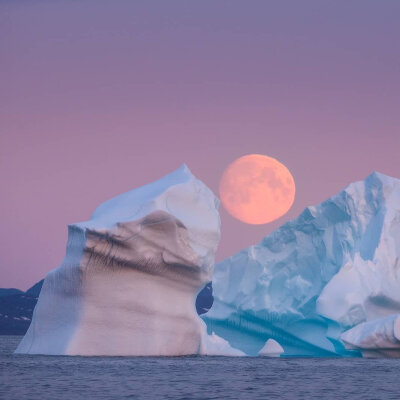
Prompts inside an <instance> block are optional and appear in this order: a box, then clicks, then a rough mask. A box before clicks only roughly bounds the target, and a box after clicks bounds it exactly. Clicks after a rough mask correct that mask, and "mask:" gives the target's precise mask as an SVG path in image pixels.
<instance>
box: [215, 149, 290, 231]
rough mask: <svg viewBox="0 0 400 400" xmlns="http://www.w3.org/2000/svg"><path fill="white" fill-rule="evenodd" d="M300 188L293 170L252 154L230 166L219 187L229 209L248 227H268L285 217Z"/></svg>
mask: <svg viewBox="0 0 400 400" xmlns="http://www.w3.org/2000/svg"><path fill="white" fill-rule="evenodd" d="M295 192H296V187H295V184H294V179H293V176H292V174H291V173H290V171H289V170H288V169H287V168H286V167H285V166H284V165H283V164H282V163H280V162H279V161H277V160H275V158H272V157H267V156H264V155H261V154H249V155H246V156H243V157H240V158H238V159H237V160H235V161H234V162H233V163H232V164H230V165H228V167H227V168H226V170H225V171H224V173H223V175H222V178H221V182H220V184H219V194H220V198H221V202H222V204H223V206H224V207H225V209H226V210H227V211H228V212H229V214H231V215H232V216H233V217H235V218H237V219H238V220H240V221H242V222H245V223H247V224H266V223H268V222H272V221H275V220H276V219H278V218H280V217H282V216H283V215H285V214H286V213H287V212H288V211H289V209H290V207H291V206H292V204H293V201H294V196H295Z"/></svg>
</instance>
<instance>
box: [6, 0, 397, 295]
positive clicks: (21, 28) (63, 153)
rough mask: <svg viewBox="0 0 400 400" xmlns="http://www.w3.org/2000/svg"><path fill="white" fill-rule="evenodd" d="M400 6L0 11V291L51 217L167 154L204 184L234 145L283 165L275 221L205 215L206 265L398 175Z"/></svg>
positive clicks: (58, 244) (112, 5)
mask: <svg viewBox="0 0 400 400" xmlns="http://www.w3.org/2000/svg"><path fill="white" fill-rule="evenodd" d="M399 20H400V1H398V0H393V1H391V0H375V1H370V0H360V1H349V0H343V1H341V0H335V1H333V0H332V1H324V0H315V1H307V0H302V1H298V0H293V1H285V0H277V1H244V0H242V1H223V0H221V1H205V0H201V1H164V0H163V1H128V0H126V1H123V0H113V1H101V0H93V1H84V0H83V1H72V0H71V1H54V0H37V1H22V0H21V1H16V0H3V1H1V3H0V65H1V68H0V94H1V95H0V182H1V207H0V221H1V225H0V287H19V288H23V289H26V288H28V287H29V286H31V285H32V284H33V283H35V282H36V281H38V280H39V279H41V278H42V277H43V276H44V275H45V274H46V272H48V271H49V270H51V269H53V268H55V267H56V266H57V265H59V264H60V262H61V261H62V259H63V257H64V254H65V244H66V238H67V228H66V225H67V224H68V223H73V222H78V221H82V220H86V219H88V218H89V216H90V215H91V213H92V211H93V210H94V209H95V208H96V206H97V205H99V204H100V203H102V202H103V201H104V200H107V199H109V198H110V197H113V196H115V195H117V194H120V193H122V192H125V191H127V190H130V189H132V188H135V187H137V186H139V185H142V184H145V183H148V182H150V181H153V180H155V179H157V178H159V177H161V176H162V175H164V174H165V173H167V172H170V171H172V170H174V169H176V168H178V167H179V166H180V164H181V163H183V162H185V163H187V165H188V166H189V168H190V169H191V170H192V172H193V173H194V174H195V175H196V176H197V177H199V178H200V179H201V180H203V181H204V182H205V183H206V184H207V185H208V186H209V187H210V188H211V189H212V190H214V192H215V193H217V190H218V183H219V179H220V177H221V175H222V173H223V170H224V168H225V167H226V166H227V165H228V164H229V163H230V162H232V161H233V160H234V159H235V158H237V157H239V156H242V155H244V154H247V153H262V154H266V155H269V156H272V157H275V158H277V159H278V160H280V161H281V162H282V163H284V164H285V165H286V166H287V167H288V168H289V169H290V171H291V172H292V174H293V176H294V179H295V182H296V189H297V196H296V200H295V203H294V205H293V207H292V209H291V210H290V212H289V213H288V214H287V215H286V216H285V217H283V218H281V219H280V220H278V221H276V222H274V223H271V224H268V225H262V226H253V225H246V224H243V223H241V222H239V221H237V220H235V219H233V218H232V217H231V216H229V215H228V214H227V213H226V212H225V211H224V210H223V209H221V218H222V240H221V244H220V249H219V253H218V255H217V259H218V260H221V259H222V258H224V257H226V256H228V255H231V254H233V253H234V252H236V251H237V250H239V249H241V248H244V247H246V246H248V245H249V244H252V243H256V242H258V241H259V240H260V239H261V238H262V237H263V236H264V235H266V234H267V233H269V232H270V231H271V230H272V229H274V228H276V227H277V226H279V225H280V224H281V223H283V222H285V221H286V220H288V219H290V218H294V217H296V216H297V215H298V214H299V213H300V212H301V211H302V210H303V209H304V207H306V206H307V205H311V204H317V203H319V202H321V201H322V200H324V199H326V198H328V197H330V196H331V195H333V194H335V193H337V192H338V191H339V190H341V189H342V188H344V187H345V186H346V185H347V184H348V183H350V182H352V181H355V180H360V179H364V178H365V177H366V176H367V175H368V174H370V173H371V172H372V171H374V170H377V171H380V172H382V173H386V174H388V175H392V176H396V177H400V156H399V152H400V107H399V105H400V101H399V100H400V76H399V75H400V74H399V71H400V40H399V38H400V24H399Z"/></svg>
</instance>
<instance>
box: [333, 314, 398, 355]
mask: <svg viewBox="0 0 400 400" xmlns="http://www.w3.org/2000/svg"><path fill="white" fill-rule="evenodd" d="M341 339H342V340H343V341H344V342H345V343H346V345H347V347H349V348H355V349H360V350H361V351H362V352H363V354H366V355H372V356H378V355H394V356H397V357H399V356H400V314H393V315H389V316H388V317H384V318H378V319H375V320H372V321H370V322H363V323H361V324H359V325H356V326H355V327H354V328H351V329H349V330H348V331H346V332H344V333H343V334H342V335H341ZM373 350H374V351H375V354H374V352H373Z"/></svg>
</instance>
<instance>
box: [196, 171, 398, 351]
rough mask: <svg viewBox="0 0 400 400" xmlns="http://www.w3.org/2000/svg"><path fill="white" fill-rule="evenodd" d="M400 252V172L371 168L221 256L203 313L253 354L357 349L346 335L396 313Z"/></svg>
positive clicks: (208, 321)
mask: <svg viewBox="0 0 400 400" xmlns="http://www.w3.org/2000/svg"><path fill="white" fill-rule="evenodd" d="M399 260H400V180H398V179H395V178H391V177H388V176H385V175H382V174H379V173H373V174H372V175H370V176H368V177H367V179H366V180H365V181H360V182H356V183H353V184H350V185H349V186H348V187H346V188H345V189H344V190H343V191H342V192H340V193H339V194H338V195H336V196H334V197H332V198H330V199H329V200H327V201H325V202H323V203H322V204H320V205H317V206H314V207H308V208H306V209H305V210H304V212H303V213H302V214H301V215H300V216H299V217H298V218H297V219H295V220H293V221H290V222H288V223H286V224H285V225H283V226H282V227H280V228H279V229H277V230H276V231H274V232H273V233H271V234H270V235H268V236H266V237H265V238H264V239H263V240H262V241H261V243H259V244H257V245H254V246H251V247H249V248H248V249H246V250H243V251H241V252H239V253H237V254H235V255H234V256H232V257H231V258H229V259H226V260H224V261H222V262H220V263H218V264H217V265H216V267H215V270H214V276H213V281H212V286H213V295H214V304H213V306H212V308H211V310H210V311H209V312H208V313H206V314H204V315H203V316H202V317H203V319H204V320H205V322H206V324H207V327H208V332H209V333H211V332H215V333H216V334H217V335H219V336H220V337H222V338H224V339H225V340H227V341H228V342H229V343H230V345H231V346H233V347H235V348H238V349H240V350H242V351H243V352H245V353H246V354H248V355H257V354H258V352H259V351H260V349H261V348H262V347H263V346H264V344H265V342H266V341H267V340H268V339H270V338H272V339H274V340H276V341H278V342H279V343H280V344H281V345H282V347H283V348H284V352H285V353H284V354H285V355H301V356H308V355H309V356H336V355H344V356H351V355H360V354H361V353H360V352H359V351H357V350H354V347H357V346H352V349H346V347H345V345H344V344H345V343H344V342H343V341H342V340H341V339H340V335H341V333H342V332H344V331H345V330H348V329H350V328H352V327H354V326H356V325H358V324H362V323H364V322H367V321H373V320H377V319H379V318H384V317H386V316H388V315H391V314H396V313H400V261H399ZM344 337H345V336H344ZM356 344H357V343H355V345H356ZM360 350H361V347H360Z"/></svg>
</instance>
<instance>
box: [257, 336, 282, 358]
mask: <svg viewBox="0 0 400 400" xmlns="http://www.w3.org/2000/svg"><path fill="white" fill-rule="evenodd" d="M284 352H285V351H284V350H283V348H282V346H281V345H280V344H279V343H278V342H277V341H276V340H274V339H268V340H267V341H266V343H265V345H264V347H263V348H262V349H261V350H260V351H259V352H258V355H259V356H264V357H280V355H281V354H283V353H284Z"/></svg>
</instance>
